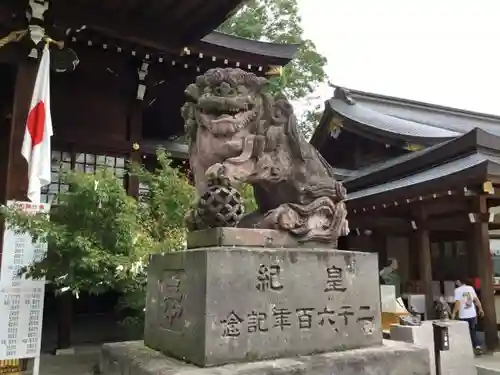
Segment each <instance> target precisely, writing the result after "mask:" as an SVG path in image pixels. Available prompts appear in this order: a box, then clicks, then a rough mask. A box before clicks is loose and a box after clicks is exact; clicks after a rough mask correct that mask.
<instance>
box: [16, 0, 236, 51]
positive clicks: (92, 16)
mask: <svg viewBox="0 0 500 375" xmlns="http://www.w3.org/2000/svg"><path fill="white" fill-rule="evenodd" d="M16 1H19V0H16ZM25 3H28V1H27V0H26V1H25ZM242 3H243V1H242V0H210V1H207V0H182V1H177V0H71V1H68V0H51V5H50V8H49V14H50V15H51V17H52V19H53V20H54V21H55V23H56V24H60V25H62V26H64V27H65V28H76V29H78V28H80V27H82V26H83V25H86V26H87V27H89V28H93V29H95V30H98V31H101V32H103V33H107V34H113V35H114V36H118V37H121V38H123V39H127V40H130V41H132V42H135V43H138V44H151V45H156V46H158V47H159V48H160V49H161V48H162V47H163V48H176V47H182V46H184V45H186V44H190V43H192V42H195V41H198V40H200V39H201V38H202V37H204V36H205V35H207V34H208V33H210V32H211V31H213V30H214V29H215V28H217V27H218V26H219V25H220V24H221V23H223V22H224V21H225V20H226V19H227V18H229V17H230V16H231V15H232V14H233V13H234V12H235V11H236V10H237V9H238V7H239V6H240V5H241V4H242Z"/></svg>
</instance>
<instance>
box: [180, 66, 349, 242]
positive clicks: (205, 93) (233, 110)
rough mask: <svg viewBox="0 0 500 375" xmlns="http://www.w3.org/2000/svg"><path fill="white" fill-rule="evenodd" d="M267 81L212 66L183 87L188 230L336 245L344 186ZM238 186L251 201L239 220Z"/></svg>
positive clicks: (343, 224) (342, 230) (343, 226)
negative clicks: (237, 230)
mask: <svg viewBox="0 0 500 375" xmlns="http://www.w3.org/2000/svg"><path fill="white" fill-rule="evenodd" d="M267 83H268V81H267V80H266V79H265V78H261V77H257V76H256V75H255V74H253V73H249V72H245V71H243V70H241V69H232V68H226V69H211V70H209V71H207V72H206V73H205V74H204V75H202V76H199V77H198V78H197V79H196V83H194V84H191V85H189V86H188V88H187V89H186V94H187V96H188V97H189V100H188V102H187V103H186V104H185V105H184V106H183V108H182V114H183V117H184V119H185V122H186V130H187V135H188V138H189V153H190V163H191V168H192V171H193V176H194V180H195V184H196V188H197V191H198V194H199V196H200V200H199V202H198V205H197V207H196V208H195V209H193V211H192V212H191V214H190V216H189V220H188V221H189V224H190V229H193V230H194V229H203V228H208V227H214V226H235V225H238V226H240V227H257V228H268V229H278V230H284V231H288V232H289V233H290V234H292V235H294V236H296V237H297V239H298V240H299V241H300V242H308V241H314V242H324V243H329V244H330V243H331V244H335V243H336V241H337V238H338V237H339V236H341V235H346V234H347V232H348V226H347V221H346V215H347V211H346V208H345V204H344V199H345V196H346V191H345V188H344V187H343V186H342V184H341V183H340V182H338V181H336V180H335V179H334V177H333V170H332V168H331V167H330V166H329V164H328V163H327V162H326V161H325V160H324V159H323V158H322V156H321V155H320V154H319V152H318V151H317V150H316V149H315V148H314V147H313V146H311V145H310V144H309V143H307V142H306V141H304V140H302V139H301V137H300V136H299V133H298V130H297V120H296V117H295V115H294V114H293V108H292V106H291V105H290V103H289V102H288V100H287V99H286V98H285V97H284V96H282V95H278V96H276V97H272V96H271V95H270V94H268V93H267ZM242 183H248V184H250V185H252V186H253V189H254V193H255V198H256V201H257V204H258V212H255V213H251V214H247V215H246V216H244V217H243V212H244V210H243V207H242V201H241V197H240V196H239V193H238V191H237V188H238V187H239V185H241V184H242Z"/></svg>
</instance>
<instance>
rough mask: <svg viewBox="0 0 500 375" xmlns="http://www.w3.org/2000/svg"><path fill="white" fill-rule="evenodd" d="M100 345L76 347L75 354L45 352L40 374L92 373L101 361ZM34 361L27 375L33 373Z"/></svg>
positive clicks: (41, 361)
mask: <svg viewBox="0 0 500 375" xmlns="http://www.w3.org/2000/svg"><path fill="white" fill-rule="evenodd" d="M99 350H100V347H99V346H92V347H80V348H78V347H77V348H75V354H74V355H58V356H56V355H51V354H43V355H42V357H41V360H40V374H39V375H92V374H94V372H93V370H94V368H95V365H96V364H97V363H98V361H99ZM32 366H33V363H29V364H28V371H27V374H26V375H29V374H31V371H32Z"/></svg>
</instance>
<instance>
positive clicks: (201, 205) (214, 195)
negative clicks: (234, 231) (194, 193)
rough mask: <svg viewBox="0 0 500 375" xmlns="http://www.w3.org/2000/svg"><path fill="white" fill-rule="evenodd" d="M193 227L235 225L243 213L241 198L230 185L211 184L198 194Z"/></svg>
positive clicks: (192, 219) (204, 227) (192, 220)
mask: <svg viewBox="0 0 500 375" xmlns="http://www.w3.org/2000/svg"><path fill="white" fill-rule="evenodd" d="M195 212H196V217H192V218H191V222H192V225H191V227H193V229H206V228H217V227H235V226H236V225H238V223H239V222H240V220H241V218H242V217H243V215H244V214H245V207H244V204H243V199H242V197H241V194H240V193H239V191H238V190H237V189H236V188H234V187H232V186H222V185H211V186H209V187H208V188H207V189H206V190H205V192H204V193H203V194H202V195H201V196H200V198H199V200H198V203H197V205H196V211H195Z"/></svg>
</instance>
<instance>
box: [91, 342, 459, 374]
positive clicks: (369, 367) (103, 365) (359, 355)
mask: <svg viewBox="0 0 500 375" xmlns="http://www.w3.org/2000/svg"><path fill="white" fill-rule="evenodd" d="M100 370H101V374H102V375H166V374H176V375H221V374H224V375H262V374H274V375H278V374H279V375H297V374H300V375H332V374H334V375H386V374H390V375H409V374H412V375H429V374H430V370H429V356H428V354H427V351H426V350H425V349H423V348H418V347H416V346H412V345H409V344H405V343H400V342H393V341H384V343H383V345H380V346H377V347H374V348H365V349H355V350H348V351H344V352H335V353H325V354H316V355H312V356H304V357H295V358H281V359H274V360H267V361H260V362H249V363H239V364H231V365H225V366H220V367H211V368H200V367H196V366H194V365H191V364H187V363H185V362H181V361H178V360H175V359H172V358H169V357H167V356H165V355H163V354H161V353H160V352H158V351H155V350H153V349H150V348H148V347H146V346H144V344H143V343H142V342H124V343H116V344H105V345H103V348H102V352H101V362H100ZM456 374H461V373H460V372H457V373H456Z"/></svg>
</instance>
